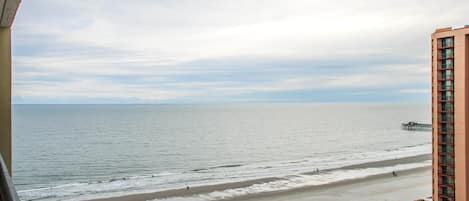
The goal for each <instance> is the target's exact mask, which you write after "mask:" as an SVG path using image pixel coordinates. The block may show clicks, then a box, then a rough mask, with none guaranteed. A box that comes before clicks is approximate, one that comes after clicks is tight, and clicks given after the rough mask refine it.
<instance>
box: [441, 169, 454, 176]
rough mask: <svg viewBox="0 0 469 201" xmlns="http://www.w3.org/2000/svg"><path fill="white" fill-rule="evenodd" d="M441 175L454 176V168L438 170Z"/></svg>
mask: <svg viewBox="0 0 469 201" xmlns="http://www.w3.org/2000/svg"><path fill="white" fill-rule="evenodd" d="M438 174H439V175H440V176H447V177H454V170H452V169H450V168H448V169H447V170H442V169H440V170H438Z"/></svg>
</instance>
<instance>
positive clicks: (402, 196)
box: [92, 155, 431, 201]
mask: <svg viewBox="0 0 469 201" xmlns="http://www.w3.org/2000/svg"><path fill="white" fill-rule="evenodd" d="M429 159H430V155H420V156H413V157H406V158H401V159H393V160H385V161H377V162H370V163H363V164H359V165H353V166H347V167H342V168H341V169H360V168H376V167H385V166H393V165H397V164H403V163H412V162H422V161H426V160H429ZM304 174H314V172H306V173H304ZM278 179H280V178H275V177H272V178H264V179H256V180H249V181H243V182H233V183H225V184H216V185H207V186H197V187H191V188H190V190H187V189H184V188H182V189H175V190H168V191H161V192H154V193H144V194H135V195H126V196H120V197H113V198H104V199H95V200H92V201H146V200H153V199H164V198H172V197H188V196H197V195H199V194H205V193H210V192H214V191H222V190H226V189H234V188H243V187H247V186H251V185H254V184H261V183H266V182H270V181H275V180H278ZM430 194H431V167H430V166H428V167H420V168H414V169H409V170H404V171H399V172H398V176H396V177H394V176H392V174H391V173H386V174H378V175H373V176H368V177H364V178H357V179H350V180H343V181H340V182H334V183H329V184H325V185H318V186H306V187H302V188H296V189H291V190H286V191H275V192H266V193H257V194H249V195H245V196H240V197H235V198H230V199H225V200H232V201H267V200H274V201H281V200H285V201H286V200H293V201H306V200H321V201H335V200H389V201H391V200H396V201H397V200H399V201H402V200H415V199H419V198H424V197H427V196H430Z"/></svg>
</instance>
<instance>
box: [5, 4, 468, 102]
mask: <svg viewBox="0 0 469 201" xmlns="http://www.w3.org/2000/svg"><path fill="white" fill-rule="evenodd" d="M468 9H469V1H468V0H461V1H451V0H447V1H441V0H417V1H409V0H395V1H380V0H354V1H353V0H328V1H314V0H288V1H285V0H262V1H261V0H230V1H228V0H226V1H224V0H217V1H215V0H210V1H209V0H207V1H202V0H201V1H198V0H186V1H178V0H161V1H158V0H132V1H130V0H127V1H123V0H79V1H77V0H41V1H37V0H23V2H22V4H21V7H20V9H19V12H18V15H17V17H16V20H15V24H14V27H13V61H14V73H13V76H14V84H13V85H14V89H13V90H14V91H13V101H14V103H217V102H220V103H225V102H290V101H291V102H309V101H312V102H426V103H429V102H430V88H431V85H430V59H429V57H430V34H431V33H432V32H433V31H434V29H435V28H437V27H445V26H463V25H464V24H469V12H468Z"/></svg>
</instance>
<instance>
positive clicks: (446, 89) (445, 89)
mask: <svg viewBox="0 0 469 201" xmlns="http://www.w3.org/2000/svg"><path fill="white" fill-rule="evenodd" d="M438 90H440V91H452V90H454V86H452V85H451V86H440V87H438Z"/></svg>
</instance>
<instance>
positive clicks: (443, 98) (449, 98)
mask: <svg viewBox="0 0 469 201" xmlns="http://www.w3.org/2000/svg"><path fill="white" fill-rule="evenodd" d="M438 101H440V102H452V101H454V97H452V96H440V97H439V98H438Z"/></svg>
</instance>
